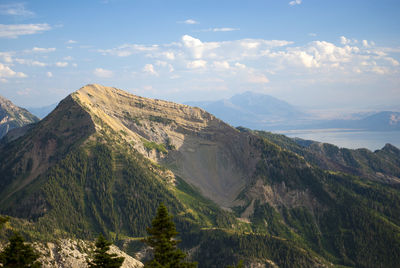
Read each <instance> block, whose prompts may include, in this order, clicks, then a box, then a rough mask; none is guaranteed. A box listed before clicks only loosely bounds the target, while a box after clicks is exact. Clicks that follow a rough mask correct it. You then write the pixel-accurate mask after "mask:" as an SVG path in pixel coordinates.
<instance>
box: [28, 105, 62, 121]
mask: <svg viewBox="0 0 400 268" xmlns="http://www.w3.org/2000/svg"><path fill="white" fill-rule="evenodd" d="M56 107H57V103H54V104H51V105H47V106H43V107H27V108H26V109H27V110H28V111H29V112H31V113H32V114H34V115H36V116H37V117H39V118H40V119H43V118H45V117H46V116H47V115H48V114H49V113H50V112H51V111H53V110H54V108H56Z"/></svg>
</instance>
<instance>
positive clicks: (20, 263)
mask: <svg viewBox="0 0 400 268" xmlns="http://www.w3.org/2000/svg"><path fill="white" fill-rule="evenodd" d="M38 258H39V254H38V253H37V252H36V251H35V250H34V249H33V248H32V246H31V245H29V244H25V243H24V239H23V238H22V236H21V235H20V234H18V233H14V234H13V235H12V236H11V237H10V243H9V244H8V246H7V247H5V248H4V250H3V251H2V252H1V253H0V263H1V264H3V267H4V268H5V267H18V268H38V267H42V265H41V263H40V262H38V261H36V260H37V259H38Z"/></svg>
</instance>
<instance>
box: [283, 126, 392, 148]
mask: <svg viewBox="0 0 400 268" xmlns="http://www.w3.org/2000/svg"><path fill="white" fill-rule="evenodd" d="M279 133H280V134H284V135H286V136H288V137H292V138H294V137H298V138H302V139H305V140H314V141H319V142H326V143H332V144H334V145H336V146H339V147H344V148H349V149H358V148H367V149H370V150H371V151H375V150H377V149H381V148H382V147H383V146H385V144H386V143H390V144H392V145H394V146H396V147H397V148H400V131H385V132H381V131H360V130H343V129H311V130H289V131H279Z"/></svg>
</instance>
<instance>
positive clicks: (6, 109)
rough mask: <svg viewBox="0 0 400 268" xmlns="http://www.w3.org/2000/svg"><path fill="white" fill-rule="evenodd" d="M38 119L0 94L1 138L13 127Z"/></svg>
mask: <svg viewBox="0 0 400 268" xmlns="http://www.w3.org/2000/svg"><path fill="white" fill-rule="evenodd" d="M37 121H39V118H37V117H36V116H34V115H33V114H31V113H30V112H28V111H27V110H25V109H23V108H20V107H18V106H15V105H14V104H13V103H12V102H11V101H9V100H7V99H5V98H3V97H1V96H0V139H1V138H2V137H4V136H5V135H6V134H7V133H8V132H9V131H10V130H11V129H13V128H18V127H22V126H24V125H27V124H31V123H35V122H37Z"/></svg>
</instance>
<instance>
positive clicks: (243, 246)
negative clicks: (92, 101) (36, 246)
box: [0, 98, 400, 267]
mask: <svg viewBox="0 0 400 268" xmlns="http://www.w3.org/2000/svg"><path fill="white" fill-rule="evenodd" d="M71 101H72V99H71V98H69V99H66V100H64V101H63V102H62V103H60V105H61V107H63V106H65V107H64V108H65V109H60V110H59V111H55V112H53V113H52V114H51V115H50V116H49V118H50V119H51V120H53V121H54V122H53V121H49V120H50V119H46V120H47V121H46V120H44V121H41V122H40V123H38V124H37V125H35V126H33V128H32V129H31V130H30V131H29V132H28V133H27V134H26V136H24V137H22V138H19V139H17V140H15V141H12V142H10V143H7V144H3V145H1V146H0V151H1V154H0V196H1V199H0V213H2V214H4V215H10V216H11V217H10V218H9V219H8V222H7V223H6V224H5V221H6V218H4V217H0V228H1V226H3V229H2V230H1V231H0V239H2V240H3V241H5V239H7V238H8V237H9V234H10V233H11V231H12V230H18V231H20V233H21V234H22V235H23V236H24V237H26V239H28V241H49V240H53V241H56V240H57V239H58V238H64V237H68V238H70V237H76V238H81V239H94V237H95V235H96V234H98V233H103V234H104V236H105V237H106V238H107V239H109V240H111V241H113V242H115V243H116V244H118V245H120V246H121V247H123V248H124V249H126V250H127V251H128V253H132V252H133V251H138V250H140V249H141V247H142V245H141V243H140V239H142V238H143V237H144V236H145V235H146V228H145V227H146V226H150V224H152V222H153V227H152V228H150V229H149V230H150V235H155V236H157V235H160V233H157V228H158V227H160V226H159V225H157V222H158V220H155V219H154V220H153V217H154V215H155V214H156V213H157V207H158V206H159V204H160V203H164V204H165V205H166V206H167V207H168V208H170V211H171V213H173V214H174V215H176V216H175V217H174V221H173V222H172V219H171V218H170V217H169V216H168V212H165V211H164V212H163V213H164V214H163V215H164V216H162V215H161V214H162V213H161V212H159V214H157V215H158V216H157V217H159V218H158V219H159V223H160V222H162V220H161V219H164V223H165V224H166V226H168V227H169V228H170V229H169V230H170V231H168V232H167V233H169V236H168V237H167V238H165V237H164V238H162V239H164V240H162V241H161V242H163V243H166V244H165V245H166V246H167V248H169V250H172V251H171V256H175V259H176V260H177V259H179V260H182V258H183V257H182V256H183V255H182V252H179V251H178V253H176V252H175V251H174V250H175V249H177V248H176V243H177V241H178V240H173V239H172V238H173V237H174V236H175V235H177V232H176V231H175V226H176V230H178V231H179V239H180V240H182V243H181V244H180V246H181V247H182V249H183V250H191V251H190V252H191V254H190V255H189V256H188V259H189V260H193V261H198V262H199V267H225V266H227V265H231V266H232V265H238V263H239V261H240V260H243V261H244V263H246V264H248V263H259V264H263V265H265V266H267V267H268V266H271V265H273V264H276V265H278V266H279V267H315V266H323V265H327V266H329V265H330V264H333V265H342V266H355V267H397V266H398V263H400V254H399V252H400V193H399V189H400V188H399V184H398V182H397V179H396V177H397V178H398V177H399V176H400V151H399V150H398V149H397V148H395V147H393V146H390V145H386V146H385V147H384V148H383V149H382V150H378V151H375V152H371V151H368V150H348V149H343V148H338V147H336V146H333V145H329V144H321V143H315V142H312V141H304V140H293V139H290V138H287V137H285V136H283V135H276V134H272V133H267V132H256V131H250V130H247V129H240V131H242V134H243V135H249V136H248V138H249V139H248V140H249V146H250V147H251V150H252V153H253V152H254V155H255V158H254V159H256V160H257V161H258V162H257V164H256V165H255V173H254V174H249V176H248V177H247V178H246V185H245V186H244V189H243V191H242V192H241V194H240V195H239V197H238V199H237V200H236V201H237V204H240V205H237V206H236V207H235V208H233V212H230V211H226V210H223V209H222V208H220V207H219V206H217V205H216V204H215V203H213V202H212V201H210V200H209V199H207V198H204V196H203V195H202V194H201V193H200V191H198V190H197V189H195V188H194V187H193V186H192V185H190V184H188V183H186V182H185V181H184V180H182V179H181V178H179V177H176V181H175V182H171V180H169V179H166V178H164V177H163V175H162V174H165V169H166V168H165V167H162V166H161V165H158V164H155V163H153V162H151V161H149V160H147V159H146V158H145V157H144V156H142V155H141V154H140V153H138V152H137V151H135V150H134V149H133V147H132V146H130V145H129V144H127V143H126V141H125V139H121V137H122V135H126V133H124V132H123V131H114V130H113V129H112V128H111V127H110V126H108V125H107V124H106V123H105V122H104V121H102V120H101V118H99V117H96V116H94V115H92V118H89V116H88V114H87V113H86V112H85V111H84V110H83V109H82V108H81V107H80V106H79V105H78V104H76V103H74V105H71ZM86 109H87V110H88V111H89V112H90V109H89V108H86ZM91 119H93V120H94V121H95V122H96V124H97V125H98V126H99V129H100V130H98V131H97V132H95V128H94V126H93V125H92V123H91V122H92V121H91ZM124 119H126V120H128V119H129V120H131V121H133V122H135V119H134V118H133V117H130V115H129V113H126V114H125V115H124ZM137 120H139V119H137ZM149 120H150V121H152V122H157V123H160V124H171V123H173V121H172V120H169V119H166V118H162V117H158V116H153V117H151V119H149ZM49 122H52V124H53V125H51V128H50V127H49V126H48V125H46V124H49ZM79 122H80V123H81V124H80V125H79V124H78V123H79ZM139 123H140V122H139V121H138V122H135V124H137V125H138V124H139ZM153 125H155V124H153ZM82 129H83V131H81V130H82ZM238 134H239V132H238ZM142 142H143V145H144V147H145V148H146V149H147V150H149V151H151V150H156V151H158V152H159V153H167V150H174V149H175V148H174V147H173V145H172V144H171V141H170V140H168V139H166V142H165V144H157V143H155V142H150V141H147V140H143V141H142ZM37 152H39V153H37ZM47 153H49V154H47ZM47 156H49V157H48V159H47V158H46V157H47ZM42 158H43V159H44V160H43V159H42ZM252 160H253V159H252ZM39 161H42V162H41V164H43V163H44V164H43V165H42V166H40V168H42V169H41V170H39V169H38V168H37V164H38V162H39ZM246 164H247V163H243V165H246ZM33 174H35V176H33ZM260 183H262V184H263V185H261V186H260V187H259V184H260ZM256 186H257V187H258V188H257V187H256ZM249 206H251V207H250V209H249V210H247V208H249ZM161 207H162V206H161ZM245 211H246V212H248V211H251V213H250V214H249V215H248V218H245V219H238V218H240V217H245V216H243V212H245ZM245 214H246V213H245ZM157 217H156V219H157ZM172 227H173V228H172ZM158 238H160V236H159V237H158ZM147 239H149V238H147ZM104 240H105V238H104ZM148 241H150V240H148ZM151 241H152V242H150V243H153V242H154V243H155V241H156V240H151ZM158 242H159V241H158ZM158 242H157V243H158ZM106 244H107V243H105V244H104V243H103V245H106ZM153 246H154V247H156V245H155V244H153ZM105 247H106V246H105ZM103 248H104V247H103ZM192 249H193V250H192ZM105 252H106V251H105ZM161 255H162V254H161ZM161 255H160V256H161ZM167 255H168V254H167ZM157 256H158V255H157ZM161 259H162V258H161ZM160 261H161V260H160ZM157 262H159V261H158V260H157ZM153 264H155V262H153ZM149 265H150V264H149Z"/></svg>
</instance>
